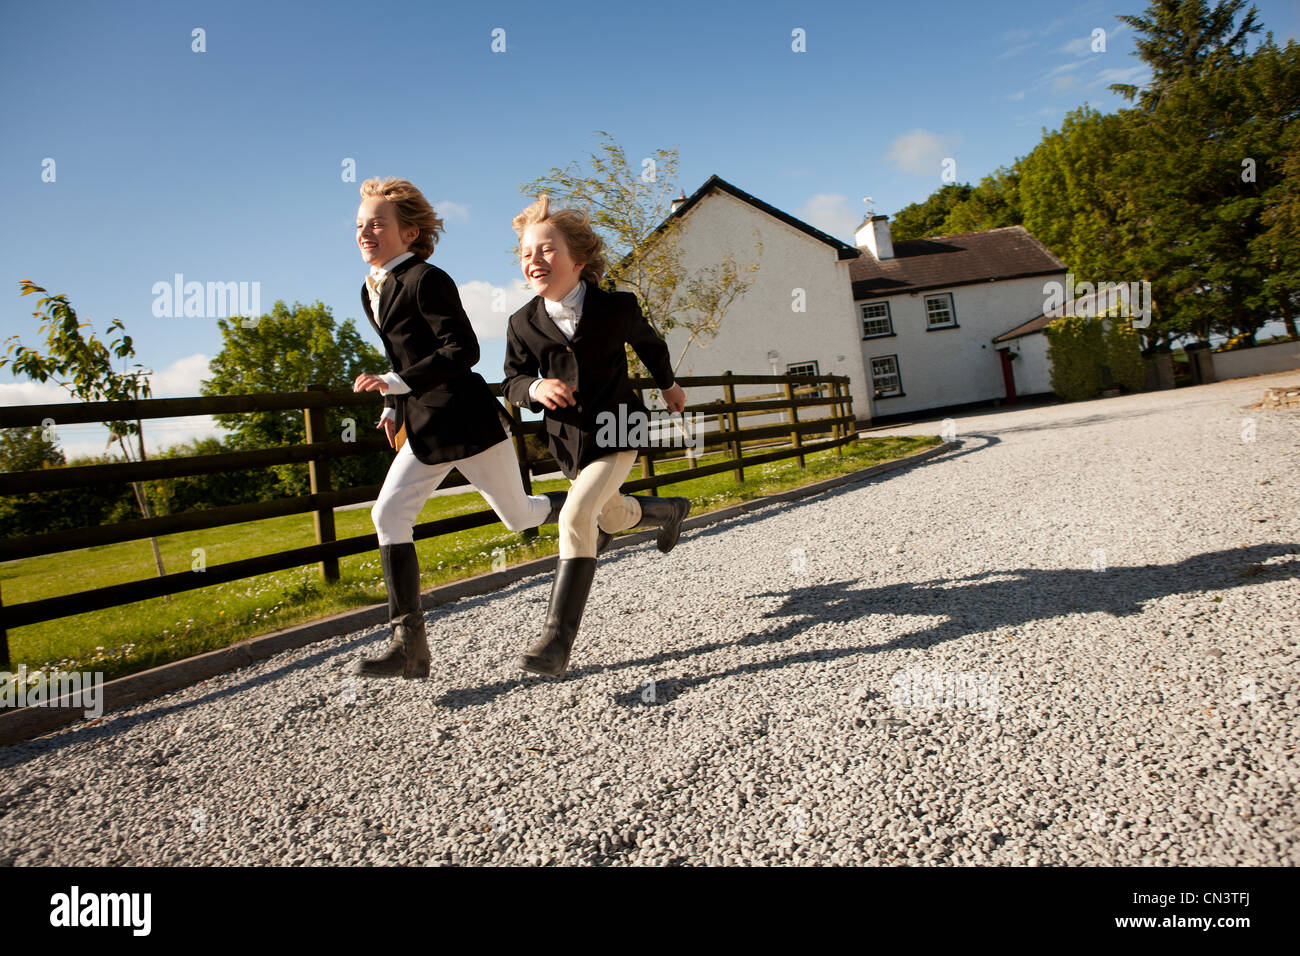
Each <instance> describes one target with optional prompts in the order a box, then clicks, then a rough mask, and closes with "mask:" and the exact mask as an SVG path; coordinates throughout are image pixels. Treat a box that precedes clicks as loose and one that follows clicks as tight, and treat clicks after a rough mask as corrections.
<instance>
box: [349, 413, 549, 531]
mask: <svg viewBox="0 0 1300 956" xmlns="http://www.w3.org/2000/svg"><path fill="white" fill-rule="evenodd" d="M453 468H455V469H457V470H458V471H459V472H460V473H461V474H462V475H464V476H465V478H466V480H467V481H469V482H470V484H472V485H473V486H474V488H475V489H476V490H477V491H478V493H479V494H480V495H482V496H483V497H484V499H486V500H487V503H488V504H489V505H491V506H492V510H493V511H495V512H496V513H497V515H498V516H499V517H500V518H501V521H502V523H504V524H505V526H506V527H507V528H509V529H510V530H511V531H523V530H524V529H525V528H535V527H537V526H538V525H539V524H541V523H542V522H543V521H544V520H545V519H546V515H547V513H548V512H549V511H550V510H551V501H550V499H549V498H547V497H546V496H545V495H527V494H524V483H523V480H522V479H521V478H520V477H519V459H518V458H516V457H515V449H514V445H513V444H512V443H511V441H510V439H509V438H507V439H505V440H504V441H499V442H497V443H496V444H495V445H493V446H492V447H491V448H488V449H487V450H485V451H481V452H479V453H478V454H477V455H470V456H469V457H468V458H460V459H457V460H456V461H444V462H439V463H438V464H436V465H426V464H425V463H424V462H422V461H420V460H419V459H418V458H416V457H415V454H414V453H413V452H412V451H411V443H410V442H407V443H406V444H404V445H403V446H402V447H401V449H400V450H399V451H398V452H397V456H396V457H395V458H394V459H393V463H392V464H391V465H389V466H388V475H387V477H385V478H384V485H383V487H382V488H380V490H379V498H378V500H376V501H375V504H374V507H373V508H371V509H370V519H371V520H372V521H373V522H374V524H375V531H376V532H377V533H378V535H379V543H380V545H381V546H382V545H390V544H406V543H407V542H409V541H411V540H413V538H412V534H411V529H412V528H413V527H414V526H415V519H416V518H417V517H419V514H420V509H421V508H423V507H424V503H425V502H426V501H428V500H429V495H431V494H433V492H434V491H435V490H436V489H437V487H438V485H439V484H441V483H442V480H443V479H444V478H446V477H447V472H449V471H451V470H452V469H453Z"/></svg>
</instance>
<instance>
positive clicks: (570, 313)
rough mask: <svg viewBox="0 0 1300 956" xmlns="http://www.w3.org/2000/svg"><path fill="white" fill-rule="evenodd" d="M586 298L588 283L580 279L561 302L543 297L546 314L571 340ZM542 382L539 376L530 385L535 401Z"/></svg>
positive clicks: (529, 389) (531, 396)
mask: <svg viewBox="0 0 1300 956" xmlns="http://www.w3.org/2000/svg"><path fill="white" fill-rule="evenodd" d="M586 298H587V283H586V282H584V281H583V280H582V279H579V280H578V284H577V285H575V286H574V287H573V288H572V289H571V290H570V291H569V294H568V295H566V296H565V297H564V298H563V299H561V300H560V301H559V302H552V301H551V300H550V299H542V304H543V305H544V306H546V314H547V315H549V316H550V317H551V321H552V322H554V323H555V327H556V328H557V329H559V330H560V332H561V333H562V334H563V335H564V337H565V338H566V339H569V340H570V341H572V340H573V336H574V333H576V332H577V331H578V322H579V321H580V320H581V319H582V303H583V302H584V301H585V300H586ZM541 383H542V380H541V379H540V378H539V379H537V381H535V382H533V384H532V385H529V386H528V397H529V398H531V399H532V400H533V401H537V386H538V385H540V384H541Z"/></svg>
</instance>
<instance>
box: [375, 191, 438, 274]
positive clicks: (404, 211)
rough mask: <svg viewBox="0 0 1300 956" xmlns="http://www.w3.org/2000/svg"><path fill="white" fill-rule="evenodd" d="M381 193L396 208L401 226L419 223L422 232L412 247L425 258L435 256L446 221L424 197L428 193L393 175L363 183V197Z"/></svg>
mask: <svg viewBox="0 0 1300 956" xmlns="http://www.w3.org/2000/svg"><path fill="white" fill-rule="evenodd" d="M374 196H378V197H379V198H380V199H387V200H388V201H389V202H390V203H392V204H393V205H394V206H395V207H396V212H397V226H398V228H399V229H409V228H410V227H411V226H415V227H416V228H417V229H419V230H420V234H419V235H418V236H416V237H415V241H414V242H412V243H411V245H410V250H411V252H413V253H415V255H416V256H417V257H419V258H421V259H427V258H429V256H431V255H433V247H434V245H435V244H436V243H437V241H438V237H439V236H441V235H442V231H443V230H442V220H441V219H439V218H438V214H437V213H436V212H434V211H433V207H432V206H431V205H429V200H427V199H425V198H424V193H422V192H420V190H418V189H416V188H415V186H413V185H412V184H411V183H410V182H409V181H407V180H405V179H397V178H396V177H394V176H389V177H388V178H387V179H383V180H381V179H378V178H374V177H372V178H370V179H367V180H366V181H365V182H364V183H362V184H361V198H362V199H369V198H371V197H374Z"/></svg>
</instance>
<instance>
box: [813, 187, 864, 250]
mask: <svg viewBox="0 0 1300 956" xmlns="http://www.w3.org/2000/svg"><path fill="white" fill-rule="evenodd" d="M864 212H865V210H864V209H858V208H855V207H854V205H853V204H852V203H851V202H849V197H848V196H841V195H839V194H838V193H817V195H815V196H813V197H812V198H811V199H809V200H808V201H807V202H806V203H804V204H803V206H802V207H801V208H800V209H799V218H800V219H802V220H804V222H807V223H809V224H810V225H813V226H816V227H817V228H818V229H820V230H821V231H822V232H825V233H828V234H830V235H832V236H838V237H839V238H841V239H844V238H847V237H849V236H852V235H853V230H854V229H856V228H857V227H858V223H860V222H862V217H863V214H864Z"/></svg>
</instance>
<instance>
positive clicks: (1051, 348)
mask: <svg viewBox="0 0 1300 956" xmlns="http://www.w3.org/2000/svg"><path fill="white" fill-rule="evenodd" d="M1043 334H1044V335H1046V336H1047V360H1048V361H1049V362H1050V363H1051V365H1052V391H1053V392H1055V393H1056V394H1057V395H1059V396H1061V398H1063V399H1065V400H1066V401H1079V400H1082V399H1088V398H1096V397H1097V396H1098V395H1100V394H1101V393H1102V390H1103V389H1104V388H1105V387H1106V378H1105V372H1104V371H1103V369H1109V371H1110V376H1111V380H1112V381H1113V382H1114V383H1115V384H1116V385H1118V386H1120V387H1122V388H1123V389H1124V390H1125V391H1129V392H1140V391H1141V390H1142V387H1143V385H1144V384H1145V382H1146V363H1145V361H1144V360H1143V358H1142V350H1141V349H1142V340H1141V336H1139V335H1138V333H1137V331H1136V330H1135V329H1133V328H1132V326H1131V325H1130V324H1129V322H1128V321H1127V320H1125V319H1121V318H1119V317H1118V316H1115V315H1113V314H1111V315H1107V316H1102V317H1096V316H1073V315H1072V316H1066V317H1064V318H1060V319H1056V320H1055V321H1054V322H1051V323H1049V324H1048V326H1047V327H1046V328H1045V329H1043Z"/></svg>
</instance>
